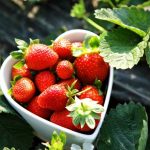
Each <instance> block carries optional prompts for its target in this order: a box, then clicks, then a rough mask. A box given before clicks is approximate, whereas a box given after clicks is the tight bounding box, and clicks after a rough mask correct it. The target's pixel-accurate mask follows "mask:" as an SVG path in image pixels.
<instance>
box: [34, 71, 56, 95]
mask: <svg viewBox="0 0 150 150" xmlns="http://www.w3.org/2000/svg"><path fill="white" fill-rule="evenodd" d="M55 80H56V79H55V76H54V74H53V73H51V72H50V71H48V70H45V71H41V72H40V73H38V74H37V75H36V76H35V85H36V87H37V88H38V89H39V91H40V92H43V91H44V90H46V89H47V88H48V87H49V86H51V85H53V84H55Z"/></svg>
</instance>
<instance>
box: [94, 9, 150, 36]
mask: <svg viewBox="0 0 150 150" xmlns="http://www.w3.org/2000/svg"><path fill="white" fill-rule="evenodd" d="M95 17H96V18H98V19H101V20H105V21H109V22H112V23H115V24H117V25H119V26H121V27H123V28H127V29H129V30H131V31H133V32H135V33H137V34H138V35H140V36H142V37H144V36H146V33H147V31H148V28H149V24H150V12H148V11H144V10H143V9H139V8H136V7H122V8H114V9H113V10H112V9H109V8H107V9H106V8H102V9H100V10H96V11H95Z"/></svg>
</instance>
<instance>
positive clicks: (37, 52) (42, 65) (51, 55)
mask: <svg viewBox="0 0 150 150" xmlns="http://www.w3.org/2000/svg"><path fill="white" fill-rule="evenodd" d="M57 60H58V55H57V53H56V52H54V51H53V50H52V49H51V48H49V47H48V46H47V45H44V44H31V45H30V46H29V47H28V48H27V51H26V55H25V61H26V64H27V65H28V67H29V68H30V69H33V70H43V69H46V68H49V67H52V66H54V65H55V64H56V62H57Z"/></svg>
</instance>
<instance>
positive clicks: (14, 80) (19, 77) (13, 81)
mask: <svg viewBox="0 0 150 150" xmlns="http://www.w3.org/2000/svg"><path fill="white" fill-rule="evenodd" d="M21 78H22V76H20V75H18V76H15V77H14V79H13V80H12V81H10V84H11V88H10V89H9V90H8V94H9V95H12V89H13V87H14V85H15V84H16V82H17V81H18V80H19V79H21Z"/></svg>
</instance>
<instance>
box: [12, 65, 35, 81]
mask: <svg viewBox="0 0 150 150" xmlns="http://www.w3.org/2000/svg"><path fill="white" fill-rule="evenodd" d="M16 64H17V63H16ZM16 64H15V65H16ZM15 65H14V66H13V67H12V72H11V74H12V79H14V78H15V77H16V76H21V77H27V78H31V77H32V75H31V72H30V70H29V68H28V66H27V65H26V64H24V65H23V66H21V67H19V68H16V67H15Z"/></svg>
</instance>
